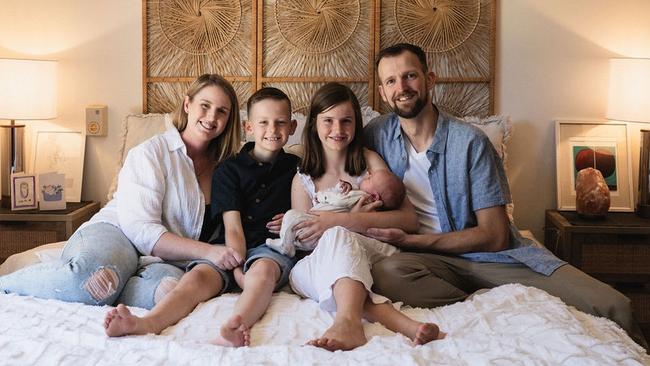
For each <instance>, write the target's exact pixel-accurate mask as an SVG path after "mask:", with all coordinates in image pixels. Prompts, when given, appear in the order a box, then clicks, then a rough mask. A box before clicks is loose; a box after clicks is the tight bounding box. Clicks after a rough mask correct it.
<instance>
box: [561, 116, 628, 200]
mask: <svg viewBox="0 0 650 366" xmlns="http://www.w3.org/2000/svg"><path fill="white" fill-rule="evenodd" d="M630 141H631V138H630V131H629V128H628V126H627V124H626V123H624V122H615V121H598V120H595V121H594V120H556V121H555V149H556V152H555V167H556V184H557V209H558V210H560V211H575V209H576V191H575V180H576V176H577V173H578V171H579V170H580V169H583V168H586V167H593V168H595V169H598V170H599V171H601V173H602V174H603V178H605V182H606V183H607V186H608V188H609V190H610V207H609V211H614V212H631V211H634V198H633V183H632V158H631V152H630Z"/></svg>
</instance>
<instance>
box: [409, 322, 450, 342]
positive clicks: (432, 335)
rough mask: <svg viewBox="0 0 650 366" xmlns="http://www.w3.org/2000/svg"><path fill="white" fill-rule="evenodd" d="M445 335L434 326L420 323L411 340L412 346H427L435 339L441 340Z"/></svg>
mask: <svg viewBox="0 0 650 366" xmlns="http://www.w3.org/2000/svg"><path fill="white" fill-rule="evenodd" d="M445 335H446V334H445V333H444V332H441V331H440V328H438V326H437V325H436V324H433V323H420V325H419V326H418V328H417V330H416V331H415V335H414V336H413V338H412V340H413V343H414V344H427V343H429V342H431V341H435V340H437V339H443V338H445Z"/></svg>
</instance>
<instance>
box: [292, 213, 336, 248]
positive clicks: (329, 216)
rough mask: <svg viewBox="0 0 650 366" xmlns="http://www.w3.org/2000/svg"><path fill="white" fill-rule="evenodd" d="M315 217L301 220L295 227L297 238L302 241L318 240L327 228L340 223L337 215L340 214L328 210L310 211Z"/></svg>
mask: <svg viewBox="0 0 650 366" xmlns="http://www.w3.org/2000/svg"><path fill="white" fill-rule="evenodd" d="M308 213H309V214H311V215H314V218H311V219H307V220H305V221H303V222H300V223H298V224H296V225H294V227H293V231H294V232H295V233H296V240H299V241H301V242H310V241H312V240H313V241H317V240H318V239H320V237H321V236H322V235H323V233H324V232H325V230H327V229H329V228H331V227H334V226H337V225H340V224H339V222H340V221H337V217H338V215H340V214H337V213H335V212H328V211H309V212H308Z"/></svg>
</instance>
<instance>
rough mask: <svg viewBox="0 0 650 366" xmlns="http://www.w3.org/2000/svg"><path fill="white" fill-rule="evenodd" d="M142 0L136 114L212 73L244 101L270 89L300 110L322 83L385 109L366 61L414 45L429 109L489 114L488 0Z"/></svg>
mask: <svg viewBox="0 0 650 366" xmlns="http://www.w3.org/2000/svg"><path fill="white" fill-rule="evenodd" d="M313 3H314V1H309V0H220V1H214V0H176V1H173V2H172V1H168V0H167V1H166V0H143V1H142V24H143V29H142V53H143V58H142V70H143V74H142V77H143V82H142V86H143V87H142V97H143V106H142V109H143V112H144V113H149V112H170V111H172V110H173V109H174V107H175V106H176V103H177V102H178V100H180V97H181V96H182V95H183V93H184V91H185V90H186V88H187V86H188V85H189V83H191V82H192V81H193V80H194V79H195V78H196V77H197V76H198V75H200V74H202V73H205V72H211V73H219V74H221V75H223V76H224V77H225V78H226V79H228V80H229V81H231V82H232V83H233V86H234V87H235V90H236V91H237V94H238V96H239V99H240V100H239V101H240V104H242V105H243V104H244V103H245V101H246V100H247V98H248V97H249V96H250V95H251V93H252V92H253V91H254V90H257V89H259V88H261V87H263V86H276V87H279V88H281V89H282V90H284V91H285V92H287V94H289V96H290V98H291V99H292V102H293V104H294V110H295V111H299V112H302V113H306V112H307V110H306V109H307V106H308V103H309V98H310V97H311V95H312V94H313V92H314V91H315V90H316V89H318V88H319V87H320V86H321V85H322V84H323V83H325V82H329V81H338V82H342V83H344V84H347V85H349V86H350V87H351V88H352V90H354V92H355V93H356V94H357V96H358V97H359V101H360V103H361V105H369V106H371V107H372V108H373V109H375V110H385V108H384V107H383V106H382V104H383V103H382V101H381V99H380V97H379V95H378V92H377V88H376V85H377V78H376V74H375V72H374V58H375V55H376V54H377V53H378V52H379V50H380V49H381V48H383V47H386V46H388V45H391V44H394V43H397V42H410V43H414V44H417V45H419V46H420V47H422V48H423V49H424V50H425V51H426V52H427V58H428V61H429V65H430V68H431V69H432V70H433V71H434V72H435V73H436V76H437V81H436V88H435V90H434V98H435V97H437V98H436V102H437V103H438V104H440V105H442V106H443V108H445V109H447V110H449V111H450V112H452V113H454V114H457V115H476V116H486V115H489V114H492V113H493V112H494V70H495V39H496V36H495V33H496V32H495V24H496V6H497V4H496V0H428V1H424V3H426V4H427V5H426V6H423V5H422V3H423V1H414V0H384V1H381V0H317V1H315V6H312V4H313Z"/></svg>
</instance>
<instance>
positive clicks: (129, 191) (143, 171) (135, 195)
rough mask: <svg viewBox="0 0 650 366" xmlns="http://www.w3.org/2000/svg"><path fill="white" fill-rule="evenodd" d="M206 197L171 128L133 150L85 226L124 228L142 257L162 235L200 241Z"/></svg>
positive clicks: (181, 144)
mask: <svg viewBox="0 0 650 366" xmlns="http://www.w3.org/2000/svg"><path fill="white" fill-rule="evenodd" d="M204 211H205V199H204V197H203V193H202V192H201V188H200V187H199V183H198V181H197V179H196V176H195V174H194V164H193V163H192V159H190V157H189V156H187V148H186V147H185V144H184V143H183V140H182V139H181V135H180V133H179V132H178V130H176V128H175V127H172V128H170V129H168V130H167V131H165V132H164V133H163V134H159V135H156V136H154V137H152V138H150V139H149V140H147V141H145V142H143V143H141V144H140V145H138V146H136V147H134V148H132V149H131V150H130V151H129V152H128V155H127V156H126V159H125V161H124V165H123V166H122V169H121V170H120V173H119V178H118V185H117V190H116V191H115V194H114V195H113V199H112V200H111V201H110V202H108V204H107V205H106V206H105V207H104V208H103V209H102V210H101V211H99V212H98V213H97V214H96V215H95V216H93V218H92V219H91V220H90V221H89V222H87V223H86V224H84V226H85V225H88V224H91V223H96V222H107V223H110V224H112V225H115V226H117V227H119V228H120V229H122V231H123V232H124V234H125V235H126V237H127V238H129V240H131V242H132V243H133V245H134V246H135V247H136V248H137V249H138V250H139V251H140V253H142V254H144V255H151V251H152V250H153V247H154V245H155V244H156V242H157V241H158V239H159V238H160V236H161V235H162V234H164V233H165V232H167V231H170V232H172V233H174V234H177V235H179V236H182V237H185V238H190V239H195V240H196V239H198V238H199V235H200V234H201V227H202V225H203V215H204Z"/></svg>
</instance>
